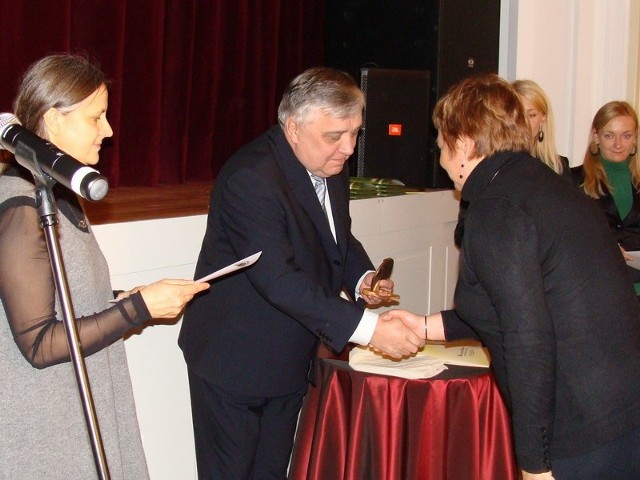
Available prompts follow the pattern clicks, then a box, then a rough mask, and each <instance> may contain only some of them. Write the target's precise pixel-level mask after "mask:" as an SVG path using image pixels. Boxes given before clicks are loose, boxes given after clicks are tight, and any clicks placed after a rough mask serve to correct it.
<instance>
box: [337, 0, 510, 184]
mask: <svg viewBox="0 0 640 480" xmlns="http://www.w3.org/2000/svg"><path fill="white" fill-rule="evenodd" d="M499 38H500V0H394V1H390V0H327V4H326V31H325V65H327V66H330V67H335V68H339V69H341V70H345V71H347V72H349V73H351V74H352V75H353V76H354V78H356V79H358V80H359V76H360V70H361V69H363V68H366V69H368V71H369V72H370V71H371V69H373V68H382V69H401V70H427V71H429V72H430V95H429V101H430V103H429V109H428V112H429V114H428V123H427V125H425V129H426V130H427V133H428V151H429V154H428V155H427V156H426V157H425V161H426V162H427V165H426V167H425V168H424V169H423V171H425V172H427V173H426V175H427V176H426V178H424V179H423V183H424V184H425V186H426V187H428V188H440V187H446V188H451V187H452V185H453V184H452V183H451V181H450V180H449V178H448V176H447V174H446V172H444V170H442V168H440V166H439V164H438V152H437V149H436V144H435V136H436V132H435V129H434V128H433V125H432V122H431V112H432V111H433V107H434V106H435V103H436V101H437V100H438V98H440V96H442V95H443V94H444V93H445V92H446V90H447V89H448V88H449V87H450V86H451V85H453V84H455V83H457V82H458V81H459V80H462V79H463V78H465V77H468V76H470V75H473V74H475V73H480V72H494V73H497V71H498V51H499ZM370 98H371V97H369V99H370ZM354 157H355V158H357V157H356V156H355V155H354ZM354 157H352V160H350V173H351V174H352V175H354V176H355V175H357V169H358V166H357V162H356V161H354V160H353V158H354ZM364 161H365V162H366V159H365V160H364ZM392 177H394V176H393V175H392Z"/></svg>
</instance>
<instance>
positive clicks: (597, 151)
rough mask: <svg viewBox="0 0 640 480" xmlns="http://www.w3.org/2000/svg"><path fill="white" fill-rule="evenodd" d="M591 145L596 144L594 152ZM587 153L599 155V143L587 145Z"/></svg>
mask: <svg viewBox="0 0 640 480" xmlns="http://www.w3.org/2000/svg"><path fill="white" fill-rule="evenodd" d="M592 145H595V146H596V151H595V152H594V151H593V148H592ZM589 153H590V154H591V155H593V156H594V157H597V156H598V155H600V144H599V143H592V144H591V145H590V146H589Z"/></svg>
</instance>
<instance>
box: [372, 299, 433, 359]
mask: <svg viewBox="0 0 640 480" xmlns="http://www.w3.org/2000/svg"><path fill="white" fill-rule="evenodd" d="M427 332H429V338H428V339H429V340H444V329H443V327H442V315H441V314H440V312H437V313H434V314H431V315H416V314H415V313H411V312H409V311H406V310H390V311H388V312H385V313H381V314H380V315H379V316H378V323H377V324H376V328H375V330H374V331H373V336H372V337H371V341H370V342H369V347H371V348H372V349H373V350H375V351H376V352H379V353H382V354H384V355H387V356H389V357H392V358H403V357H408V356H411V355H413V354H414V353H416V352H417V351H418V350H419V349H420V348H422V347H424V344H425V342H426V341H427Z"/></svg>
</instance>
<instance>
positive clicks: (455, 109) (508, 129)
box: [387, 75, 640, 480]
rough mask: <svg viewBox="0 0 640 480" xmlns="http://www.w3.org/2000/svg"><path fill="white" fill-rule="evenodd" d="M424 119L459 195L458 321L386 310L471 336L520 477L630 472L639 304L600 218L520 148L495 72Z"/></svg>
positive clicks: (430, 334) (639, 375) (638, 375)
mask: <svg viewBox="0 0 640 480" xmlns="http://www.w3.org/2000/svg"><path fill="white" fill-rule="evenodd" d="M433 119H434V123H435V125H436V128H437V129H438V140H437V142H438V146H439V148H440V150H441V154H440V164H441V165H442V167H443V168H444V169H445V170H446V171H447V173H448V174H449V177H450V178H451V179H452V180H453V182H454V184H455V185H456V188H458V189H460V190H461V191H462V198H463V199H465V200H466V201H468V202H469V208H468V210H467V214H466V216H465V230H464V236H463V238H462V245H461V250H460V255H461V257H460V260H461V264H460V276H459V279H458V284H457V286H456V292H455V298H454V301H455V305H456V312H457V314H458V316H459V317H456V316H455V315H454V316H444V317H443V316H442V315H440V314H439V313H438V314H436V315H432V316H424V317H423V316H421V315H415V314H413V313H410V312H406V311H402V310H395V311H390V312H388V314H387V315H388V317H387V318H401V319H402V320H403V321H404V322H405V323H406V324H408V325H411V326H412V328H413V329H414V331H416V332H417V331H420V330H421V329H422V330H423V331H424V334H425V336H426V338H427V339H428V340H456V339H459V338H465V337H469V334H470V332H473V333H475V334H476V335H477V337H478V338H480V339H481V340H482V342H483V344H484V345H485V346H486V347H487V348H488V350H489V352H490V354H491V362H492V363H491V366H492V369H493V372H494V374H495V376H496V380H497V382H498V386H499V387H500V391H501V393H502V395H503V398H504V399H505V402H506V404H507V406H508V408H509V409H510V412H511V419H512V427H513V434H514V441H515V452H516V457H517V460H518V463H519V466H520V468H521V470H522V475H523V479H524V480H532V479H554V478H555V480H570V479H571V480H573V479H575V480H602V479H605V478H606V479H607V480H614V479H615V480H628V479H631V478H640V456H639V455H638V451H640V304H639V303H638V301H637V300H636V297H635V295H634V293H633V289H632V288H631V286H630V284H629V280H628V276H627V272H626V268H625V264H624V262H623V260H622V258H621V256H620V253H619V251H618V249H617V247H616V246H615V244H614V243H613V242H612V241H611V238H610V234H609V231H608V227H607V224H606V222H605V221H604V219H603V217H602V215H600V213H599V211H598V209H597V208H596V206H595V205H594V204H593V203H591V202H589V201H588V199H586V198H585V197H584V195H582V194H580V192H578V191H577V190H576V188H575V187H574V186H573V185H571V184H569V183H568V182H566V181H564V180H562V179H561V178H560V177H559V176H558V175H556V174H555V173H553V172H552V171H551V170H550V169H549V168H547V167H546V166H544V165H542V163H541V162H540V161H539V160H537V159H535V158H533V157H532V156H531V155H530V154H529V153H528V152H529V148H530V145H531V132H530V128H529V125H528V123H527V121H526V119H525V111H524V108H523V106H522V103H521V102H520V100H519V99H518V96H517V94H516V92H515V90H514V89H513V87H511V85H509V83H507V82H506V81H505V80H503V79H501V78H500V77H498V76H497V75H483V76H479V77H471V78H469V79H466V80H463V81H462V82H460V83H459V84H457V85H455V86H453V87H452V88H451V90H449V92H448V93H447V94H446V95H445V96H444V97H442V98H441V99H440V100H439V101H438V103H437V105H436V107H435V110H434V114H433ZM558 205H561V206H562V208H558ZM443 319H444V321H443ZM460 319H462V320H460Z"/></svg>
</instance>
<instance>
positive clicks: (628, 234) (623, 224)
mask: <svg viewBox="0 0 640 480" xmlns="http://www.w3.org/2000/svg"><path fill="white" fill-rule="evenodd" d="M571 174H572V176H573V181H574V183H575V184H576V185H577V186H578V187H579V186H580V185H582V183H583V182H584V170H583V168H582V165H581V166H579V167H574V168H572V169H571ZM605 190H606V189H605ZM594 201H595V202H596V203H597V204H598V206H599V207H600V209H601V210H602V211H603V212H604V214H605V216H606V217H607V222H608V223H609V228H610V229H611V232H612V233H613V235H614V238H615V239H616V242H618V244H620V245H621V246H622V247H623V248H624V249H625V250H640V191H638V190H636V189H634V191H633V205H632V206H631V210H630V211H629V213H628V214H627V216H626V217H625V218H620V214H619V213H618V207H616V203H615V201H614V200H613V196H612V195H611V193H610V192H608V191H605V194H604V195H603V196H602V197H600V198H599V199H597V200H595V199H594Z"/></svg>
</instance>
